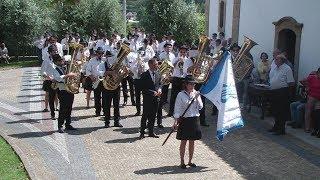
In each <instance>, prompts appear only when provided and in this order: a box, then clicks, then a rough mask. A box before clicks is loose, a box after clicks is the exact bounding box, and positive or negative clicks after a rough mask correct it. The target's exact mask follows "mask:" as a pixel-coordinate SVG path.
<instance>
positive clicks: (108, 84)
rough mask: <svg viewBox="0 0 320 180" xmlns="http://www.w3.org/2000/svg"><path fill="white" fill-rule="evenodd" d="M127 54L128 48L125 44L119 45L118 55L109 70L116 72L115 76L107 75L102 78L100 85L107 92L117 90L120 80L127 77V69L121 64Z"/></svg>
mask: <svg viewBox="0 0 320 180" xmlns="http://www.w3.org/2000/svg"><path fill="white" fill-rule="evenodd" d="M129 53H130V47H129V46H128V45H126V44H121V47H120V50H119V53H118V55H117V60H116V62H115V63H114V64H112V66H111V70H112V71H116V72H117V74H116V75H115V76H113V75H107V76H105V77H104V79H103V81H102V83H103V87H104V88H105V89H107V90H115V89H117V88H118V87H119V84H120V82H121V81H122V79H123V78H125V77H127V76H128V70H127V67H126V66H124V65H123V64H122V61H123V60H124V58H125V57H126V56H127V55H128V54H129Z"/></svg>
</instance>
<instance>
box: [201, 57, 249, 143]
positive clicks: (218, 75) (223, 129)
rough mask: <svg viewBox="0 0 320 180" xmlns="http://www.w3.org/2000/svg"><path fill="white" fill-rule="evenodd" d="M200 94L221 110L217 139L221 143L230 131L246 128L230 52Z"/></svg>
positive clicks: (218, 65)
mask: <svg viewBox="0 0 320 180" xmlns="http://www.w3.org/2000/svg"><path fill="white" fill-rule="evenodd" d="M200 93H201V94H202V95H203V96H205V97H206V98H207V99H209V100H210V101H211V102H212V103H213V104H214V105H215V106H217V109H218V110H219V114H218V122H217V138H218V139H219V140H220V141H222V140H223V138H224V136H225V135H226V134H227V133H228V132H229V131H231V130H234V129H237V128H240V127H243V126H244V124H243V120H242V117H241V111H240V106H239V101H238V95H237V90H236V86H235V82H234V77H233V70H232V62H231V55H230V53H229V52H225V53H224V55H223V57H222V59H221V60H220V62H218V64H217V65H216V66H215V68H214V69H213V70H212V72H211V75H210V78H209V80H208V81H207V82H206V84H204V85H203V86H202V87H201V89H200Z"/></svg>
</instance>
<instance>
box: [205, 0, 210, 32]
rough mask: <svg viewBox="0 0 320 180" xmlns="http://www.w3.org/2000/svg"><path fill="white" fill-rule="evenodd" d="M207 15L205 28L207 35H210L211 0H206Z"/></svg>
mask: <svg viewBox="0 0 320 180" xmlns="http://www.w3.org/2000/svg"><path fill="white" fill-rule="evenodd" d="M205 7H206V9H205V16H206V26H205V27H206V28H205V34H206V35H207V36H210V35H209V25H210V0H206V2H205Z"/></svg>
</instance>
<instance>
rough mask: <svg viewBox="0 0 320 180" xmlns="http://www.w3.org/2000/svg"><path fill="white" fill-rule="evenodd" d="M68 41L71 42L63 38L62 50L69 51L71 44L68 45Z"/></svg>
mask: <svg viewBox="0 0 320 180" xmlns="http://www.w3.org/2000/svg"><path fill="white" fill-rule="evenodd" d="M68 41H69V38H63V39H62V40H61V42H60V43H61V45H62V49H63V50H65V51H66V50H69V43H68Z"/></svg>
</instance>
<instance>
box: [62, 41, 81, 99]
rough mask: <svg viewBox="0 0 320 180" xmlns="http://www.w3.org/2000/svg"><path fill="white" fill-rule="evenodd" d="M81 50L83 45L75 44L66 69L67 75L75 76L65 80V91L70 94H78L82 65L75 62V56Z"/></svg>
mask: <svg viewBox="0 0 320 180" xmlns="http://www.w3.org/2000/svg"><path fill="white" fill-rule="evenodd" d="M81 49H83V45H81V44H77V45H76V46H75V49H74V52H73V54H72V58H71V61H70V63H69V65H68V68H67V74H69V73H75V74H77V76H75V77H68V78H67V79H66V80H65V87H66V90H67V91H68V92H70V93H72V94H77V93H79V88H80V83H81V82H80V74H81V67H82V63H78V62H77V60H76V56H77V54H78V52H80V51H81Z"/></svg>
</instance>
